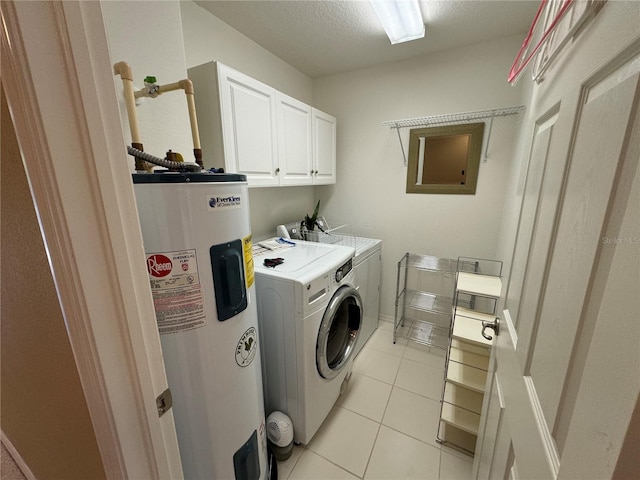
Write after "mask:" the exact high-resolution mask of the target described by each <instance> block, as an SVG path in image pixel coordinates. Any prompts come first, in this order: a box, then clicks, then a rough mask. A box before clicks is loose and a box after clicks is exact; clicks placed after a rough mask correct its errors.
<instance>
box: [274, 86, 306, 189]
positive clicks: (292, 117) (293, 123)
mask: <svg viewBox="0 0 640 480" xmlns="http://www.w3.org/2000/svg"><path fill="white" fill-rule="evenodd" d="M276 100H277V118H278V124H277V132H278V166H279V167H280V185H311V183H312V181H313V180H312V179H313V177H312V172H313V167H312V158H313V157H312V142H311V107H310V106H309V105H307V104H306V103H302V102H300V101H299V100H296V99H295V98H291V97H289V96H288V95H285V94H284V93H280V92H278V93H277V95H276Z"/></svg>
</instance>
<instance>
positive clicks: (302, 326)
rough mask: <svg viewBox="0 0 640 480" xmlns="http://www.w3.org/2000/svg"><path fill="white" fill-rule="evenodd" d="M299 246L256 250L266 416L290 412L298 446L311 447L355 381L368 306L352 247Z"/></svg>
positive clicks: (307, 243)
mask: <svg viewBox="0 0 640 480" xmlns="http://www.w3.org/2000/svg"><path fill="white" fill-rule="evenodd" d="M292 243H293V244H295V246H291V245H289V246H287V247H284V248H280V249H276V250H267V251H263V252H257V251H254V255H255V256H254V259H255V273H256V295H257V303H258V323H259V332H260V337H261V345H262V349H261V352H262V356H263V357H262V360H263V363H262V369H263V384H264V399H265V409H266V412H267V413H271V412H273V411H275V410H279V411H281V412H284V413H286V414H287V415H288V416H289V417H290V418H291V420H292V423H293V428H294V442H296V443H302V444H307V443H308V442H309V441H310V440H311V438H312V437H313V435H314V434H315V433H316V432H317V430H318V428H319V427H320V425H321V424H322V422H323V421H324V419H325V418H326V417H327V414H328V413H329V411H330V410H331V408H332V407H333V405H334V404H335V402H336V400H337V398H338V396H339V395H340V392H341V389H342V388H343V383H345V382H346V381H347V380H348V378H349V376H350V374H351V369H352V367H353V359H354V357H355V355H354V348H355V345H356V343H357V341H358V335H359V332H360V326H361V324H362V300H361V298H360V294H359V293H358V291H357V290H356V288H355V285H354V271H353V259H354V253H355V250H354V249H353V248H352V247H347V246H340V245H327V244H322V243H313V242H304V241H300V240H293V241H292ZM271 259H282V263H280V264H279V265H276V266H274V267H268V266H265V265H264V260H271Z"/></svg>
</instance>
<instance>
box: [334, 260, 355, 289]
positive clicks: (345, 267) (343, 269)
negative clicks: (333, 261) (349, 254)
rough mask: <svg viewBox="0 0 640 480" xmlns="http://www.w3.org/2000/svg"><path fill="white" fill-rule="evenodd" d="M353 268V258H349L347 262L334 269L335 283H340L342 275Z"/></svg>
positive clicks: (344, 275)
mask: <svg viewBox="0 0 640 480" xmlns="http://www.w3.org/2000/svg"><path fill="white" fill-rule="evenodd" d="M351 270H353V259H351V258H350V259H349V261H348V262H347V263H345V264H344V265H342V266H341V267H340V268H338V269H337V270H336V274H335V276H334V278H335V280H336V283H340V282H341V281H342V279H343V278H344V277H346V276H347V275H348V274H349V272H350V271H351Z"/></svg>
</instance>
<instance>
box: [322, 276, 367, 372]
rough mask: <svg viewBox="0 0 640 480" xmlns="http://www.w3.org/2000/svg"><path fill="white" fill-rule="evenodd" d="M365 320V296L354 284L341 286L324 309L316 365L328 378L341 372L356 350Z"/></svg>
mask: <svg viewBox="0 0 640 480" xmlns="http://www.w3.org/2000/svg"><path fill="white" fill-rule="evenodd" d="M361 322H362V299H361V298H360V294H359V293H358V291H357V290H356V289H355V288H353V287H347V286H344V287H341V288H340V289H338V291H337V292H336V293H335V295H334V296H333V298H332V299H331V301H330V302H329V306H328V307H327V309H326V310H325V312H324V315H323V317H322V323H321V324H320V331H319V332H318V341H317V343H316V365H317V366H318V372H319V373H320V375H321V376H322V377H324V378H327V379H331V378H334V377H335V376H337V375H338V374H339V373H340V371H341V370H342V369H343V368H344V366H345V365H346V363H347V360H349V358H350V357H351V355H352V354H353V348H354V347H355V344H356V341H357V340H358V334H359V332H360V324H361Z"/></svg>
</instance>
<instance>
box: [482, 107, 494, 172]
mask: <svg viewBox="0 0 640 480" xmlns="http://www.w3.org/2000/svg"><path fill="white" fill-rule="evenodd" d="M494 118H495V115H491V121H490V122H489V132H488V133H487V141H486V142H485V144H484V157H482V163H487V159H488V158H489V157H488V156H487V152H488V151H489V140H491V130H492V129H493V119H494Z"/></svg>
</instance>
